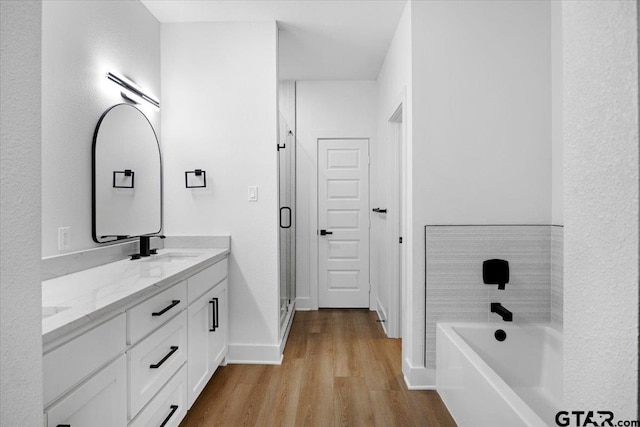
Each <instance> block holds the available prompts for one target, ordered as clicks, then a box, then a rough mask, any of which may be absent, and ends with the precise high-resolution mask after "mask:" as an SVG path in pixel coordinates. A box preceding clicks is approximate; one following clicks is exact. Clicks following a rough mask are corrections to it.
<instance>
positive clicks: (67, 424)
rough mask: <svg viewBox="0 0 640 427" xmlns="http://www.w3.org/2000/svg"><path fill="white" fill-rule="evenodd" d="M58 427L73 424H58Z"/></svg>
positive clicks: (68, 426)
mask: <svg viewBox="0 0 640 427" xmlns="http://www.w3.org/2000/svg"><path fill="white" fill-rule="evenodd" d="M56 427H71V424H58V425H57V426H56Z"/></svg>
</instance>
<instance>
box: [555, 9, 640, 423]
mask: <svg viewBox="0 0 640 427" xmlns="http://www.w3.org/2000/svg"><path fill="white" fill-rule="evenodd" d="M636 8H637V3H636V2H629V1H607V2H604V1H599V2H595V1H594V2H564V3H563V11H562V12H563V13H562V29H563V55H564V61H563V68H564V70H563V86H564V112H563V113H564V138H565V149H564V159H565V160H564V161H565V171H564V172H565V185H564V199H565V216H564V217H565V259H564V262H565V264H564V265H565V270H564V271H565V286H564V288H565V295H564V337H565V338H564V369H563V372H564V400H565V402H564V403H565V405H564V406H565V407H566V408H571V409H573V410H579V409H584V410H607V411H613V412H614V414H615V417H616V419H622V420H624V419H629V420H633V419H637V397H638V395H637V393H638V372H637V367H638V364H637V363H638V359H637V357H638V278H639V276H638V248H639V245H638V180H639V177H640V176H639V173H638V160H639V153H638V23H637V11H636Z"/></svg>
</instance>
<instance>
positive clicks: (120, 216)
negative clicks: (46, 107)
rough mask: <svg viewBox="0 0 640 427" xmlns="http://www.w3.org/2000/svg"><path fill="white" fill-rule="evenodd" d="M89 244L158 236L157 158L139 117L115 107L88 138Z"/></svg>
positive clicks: (152, 135)
mask: <svg viewBox="0 0 640 427" xmlns="http://www.w3.org/2000/svg"><path fill="white" fill-rule="evenodd" d="M92 171H93V182H92V203H93V220H92V224H93V240H94V241H95V242H97V243H106V242H112V241H115V240H122V239H127V238H129V237H137V236H142V235H146V234H155V233H159V232H160V231H161V230H162V155H161V153H160V144H159V143H158V138H157V136H156V132H155V130H154V129H153V126H152V125H151V122H150V121H149V119H148V118H147V116H145V115H144V113H143V112H142V111H140V110H139V109H138V108H136V107H134V106H133V105H130V104H118V105H114V106H113V107H111V108H109V109H108V110H107V111H105V112H104V114H102V116H101V117H100V120H99V121H98V124H97V126H96V130H95V132H94V135H93V153H92Z"/></svg>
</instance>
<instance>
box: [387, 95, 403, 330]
mask: <svg viewBox="0 0 640 427" xmlns="http://www.w3.org/2000/svg"><path fill="white" fill-rule="evenodd" d="M405 134H406V130H405V128H404V120H403V103H400V104H399V105H398V108H397V109H396V110H395V111H394V113H393V114H392V115H391V117H390V118H389V135H390V143H391V145H392V147H393V152H394V162H393V168H392V173H391V174H392V177H390V178H391V179H392V180H393V192H392V198H391V200H390V202H391V203H392V204H393V205H394V207H395V209H393V212H390V214H391V215H390V217H391V218H390V219H391V220H392V226H391V229H392V234H391V236H390V240H391V241H390V242H389V243H390V247H392V248H393V249H392V252H391V254H392V257H391V258H392V259H393V279H394V280H393V282H392V283H391V284H390V286H391V289H390V292H389V296H390V303H389V313H388V324H387V335H388V336H389V337H390V338H401V337H402V313H403V312H404V304H403V303H402V301H403V298H402V296H403V289H404V286H405V283H404V280H405V265H406V260H405V256H404V251H403V236H405V235H406V232H405V222H406V221H405V208H404V206H405V198H406V191H405V188H406V177H405V174H404V171H405V170H406V169H405V168H406V164H405V156H404V153H405V143H404V140H405Z"/></svg>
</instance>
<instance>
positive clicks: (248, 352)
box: [226, 344, 283, 365]
mask: <svg viewBox="0 0 640 427" xmlns="http://www.w3.org/2000/svg"><path fill="white" fill-rule="evenodd" d="M282 358H283V354H282V352H281V351H280V345H279V344H277V345H272V344H229V352H228V353H227V357H226V359H227V363H228V364H232V365H233V364H239V365H280V364H282Z"/></svg>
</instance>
